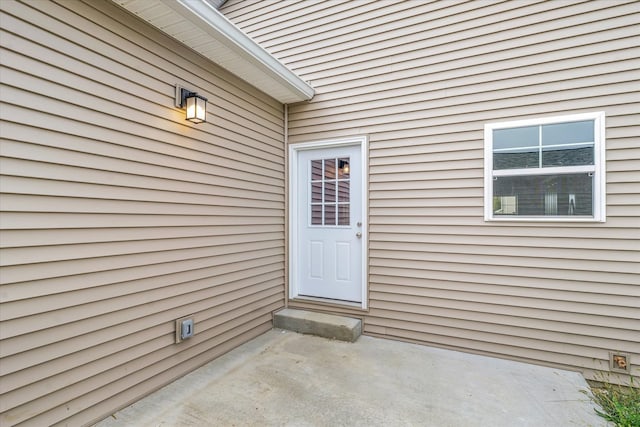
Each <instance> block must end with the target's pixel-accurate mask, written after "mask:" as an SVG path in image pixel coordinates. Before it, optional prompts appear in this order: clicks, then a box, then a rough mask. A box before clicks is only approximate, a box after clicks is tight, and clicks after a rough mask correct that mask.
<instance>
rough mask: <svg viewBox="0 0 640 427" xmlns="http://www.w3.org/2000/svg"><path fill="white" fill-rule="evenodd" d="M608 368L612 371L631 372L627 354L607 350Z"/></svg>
mask: <svg viewBox="0 0 640 427" xmlns="http://www.w3.org/2000/svg"><path fill="white" fill-rule="evenodd" d="M609 368H610V369H611V371H613V372H622V373H625V374H630V373H631V363H630V360H629V355H628V354H625V353H618V352H613V351H611V352H609Z"/></svg>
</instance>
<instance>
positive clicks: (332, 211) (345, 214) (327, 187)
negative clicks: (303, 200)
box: [309, 157, 351, 226]
mask: <svg viewBox="0 0 640 427" xmlns="http://www.w3.org/2000/svg"><path fill="white" fill-rule="evenodd" d="M349 162H350V159H349V158H348V157H346V158H339V159H336V158H333V159H318V160H312V161H311V163H310V173H309V175H310V176H309V188H310V192H311V193H310V197H309V199H310V206H309V208H310V213H311V214H310V218H311V225H318V226H320V225H325V226H336V225H343V226H347V225H350V201H351V200H350V182H351V181H350V176H351V175H350V173H351V171H350V164H349ZM336 167H337V168H336Z"/></svg>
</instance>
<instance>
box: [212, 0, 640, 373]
mask: <svg viewBox="0 0 640 427" xmlns="http://www.w3.org/2000/svg"><path fill="white" fill-rule="evenodd" d="M302 4H305V5H307V6H308V7H306V8H304V9H300V8H299V6H300V5H302ZM286 5H287V6H286V7H287V8H288V9H287V10H286V11H285V10H284V9H281V8H282V4H281V3H279V2H278V3H273V4H271V3H260V6H261V7H260V10H259V14H258V11H257V9H256V5H255V4H254V3H252V2H250V1H246V2H245V1H236V0H230V1H229V2H227V4H226V5H225V6H224V7H223V10H228V11H229V12H228V16H229V17H230V19H232V20H233V21H234V22H236V23H237V24H238V25H239V26H240V27H241V28H243V29H244V30H245V31H247V32H248V33H249V34H250V35H251V36H252V37H254V38H255V39H256V40H257V41H259V42H260V43H262V44H263V45H264V46H266V48H267V49H268V50H269V51H271V52H272V53H273V54H274V55H276V56H278V57H279V58H281V59H282V60H283V61H284V62H285V63H286V64H287V65H288V66H289V67H291V68H292V69H293V70H295V71H296V72H298V73H299V74H300V75H301V76H302V77H303V78H305V79H307V80H309V81H310V83H311V84H312V85H313V86H314V88H315V89H316V96H315V97H314V99H313V100H312V101H310V102H308V103H301V104H297V105H293V106H290V107H289V140H290V141H291V142H293V143H295V142H304V141H310V140H317V139H324V138H334V137H336V138H337V137H344V136H348V135H360V134H364V135H368V137H369V141H370V147H369V149H370V151H369V165H370V166H369V206H370V212H369V213H370V216H369V222H370V235H369V245H370V247H369V250H370V252H369V255H370V257H369V289H370V296H369V297H370V311H369V313H368V314H367V315H366V316H365V332H367V333H370V334H375V335H380V336H386V337H392V338H397V339H402V340H409V341H414V342H421V343H426V344H430V345H437V346H443V347H448V348H455V349H461V350H465V351H471V352H478V353H484V354H491V355H496V356H500V357H508V358H515V359H518V360H525V361H530V362H535V363H542V364H548V365H554V366H563V367H568V368H571V369H580V370H582V371H583V372H585V374H586V375H587V376H589V377H592V378H593V377H598V375H600V374H601V373H602V372H603V371H604V372H605V374H606V375H609V373H607V372H606V371H608V359H609V351H610V350H615V351H623V352H628V353H630V354H631V361H632V369H633V373H634V374H635V375H638V374H640V342H639V340H638V337H640V252H639V248H640V231H639V230H640V229H639V228H638V225H640V173H639V172H638V171H639V170H640V142H639V141H640V127H639V126H638V123H640V103H639V102H638V100H639V99H640V92H639V91H638V88H640V80H639V79H638V76H640V49H639V48H638V46H639V45H640V32H638V28H639V25H640V5H639V4H638V2H633V1H595V2H582V1H557V2H542V1H527V2H463V1H460V2H451V1H433V2H395V1H375V2H331V7H323V8H321V9H316V8H315V6H312V5H311V4H309V3H307V2H304V1H301V2H286ZM263 16H266V17H268V18H265V19H260V18H259V17H263ZM589 111H605V113H606V115H607V118H606V121H607V129H606V137H607V216H608V217H607V222H606V223H604V224H596V223H593V224H587V223H562V224H558V223H556V224H554V223H527V222H523V223H511V224H507V223H485V222H484V221H483V197H484V189H483V165H484V162H483V126H484V124H485V123H488V122H497V121H508V120H515V119H524V118H532V117H548V116H554V115H565V114H573V113H579V112H589ZM319 308H322V307H319ZM325 309H326V308H325ZM611 378H612V380H614V381H615V380H616V378H614V377H611ZM620 380H622V381H624V379H620Z"/></svg>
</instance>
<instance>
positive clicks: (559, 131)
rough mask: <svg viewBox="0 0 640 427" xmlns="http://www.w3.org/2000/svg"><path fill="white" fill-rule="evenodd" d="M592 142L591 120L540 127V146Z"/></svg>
mask: <svg viewBox="0 0 640 427" xmlns="http://www.w3.org/2000/svg"><path fill="white" fill-rule="evenodd" d="M580 142H582V143H584V142H590V143H593V142H594V135H593V120H584V121H580V122H568V123H552V124H548V125H542V145H560V144H575V143H580Z"/></svg>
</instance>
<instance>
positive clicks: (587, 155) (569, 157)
mask: <svg viewBox="0 0 640 427" xmlns="http://www.w3.org/2000/svg"><path fill="white" fill-rule="evenodd" d="M593 148H594V147H593V145H589V146H586V147H585V146H581V145H570V146H565V147H562V146H560V147H558V146H556V147H543V148H542V167H557V166H580V165H592V164H593V161H594V158H593Z"/></svg>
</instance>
